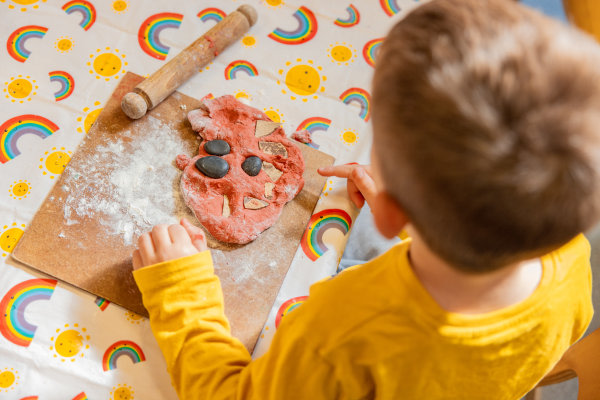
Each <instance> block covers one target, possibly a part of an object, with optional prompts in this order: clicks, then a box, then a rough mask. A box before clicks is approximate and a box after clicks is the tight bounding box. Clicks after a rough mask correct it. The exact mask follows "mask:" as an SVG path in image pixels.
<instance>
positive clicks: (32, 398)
mask: <svg viewBox="0 0 600 400" xmlns="http://www.w3.org/2000/svg"><path fill="white" fill-rule="evenodd" d="M20 400H38V396H27V397H21V399H20Z"/></svg>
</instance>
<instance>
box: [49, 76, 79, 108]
mask: <svg viewBox="0 0 600 400" xmlns="http://www.w3.org/2000/svg"><path fill="white" fill-rule="evenodd" d="M48 75H50V82H58V84H59V85H60V88H59V89H58V90H57V91H56V92H54V98H55V99H56V101H61V100H64V99H66V98H67V97H69V96H70V95H71V94H72V93H73V89H75V80H74V79H73V77H72V76H71V74H69V73H68V72H66V71H52V72H49V73H48Z"/></svg>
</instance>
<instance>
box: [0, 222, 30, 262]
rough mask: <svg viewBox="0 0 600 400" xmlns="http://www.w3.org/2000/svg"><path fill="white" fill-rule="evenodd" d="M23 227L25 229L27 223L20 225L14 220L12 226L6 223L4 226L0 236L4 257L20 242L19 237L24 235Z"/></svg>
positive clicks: (0, 247)
mask: <svg viewBox="0 0 600 400" xmlns="http://www.w3.org/2000/svg"><path fill="white" fill-rule="evenodd" d="M23 229H25V224H21V225H20V226H19V225H18V224H17V223H16V222H13V224H12V225H11V226H8V225H4V228H2V236H0V249H2V257H6V256H7V255H8V253H12V251H13V250H14V249H15V246H16V245H17V243H18V242H19V239H21V236H23Z"/></svg>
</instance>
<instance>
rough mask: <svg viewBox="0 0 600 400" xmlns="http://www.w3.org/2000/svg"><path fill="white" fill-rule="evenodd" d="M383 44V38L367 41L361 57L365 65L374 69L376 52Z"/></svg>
mask: <svg viewBox="0 0 600 400" xmlns="http://www.w3.org/2000/svg"><path fill="white" fill-rule="evenodd" d="M382 42H383V38H379V39H373V40H369V41H368V42H367V43H366V44H365V47H363V57H364V58H365V61H366V62H367V64H369V65H370V66H371V67H373V68H375V57H376V56H377V50H379V46H381V43H382Z"/></svg>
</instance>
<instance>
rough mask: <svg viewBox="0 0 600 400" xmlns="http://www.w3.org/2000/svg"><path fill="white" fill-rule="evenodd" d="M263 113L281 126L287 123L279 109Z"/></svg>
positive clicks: (267, 109) (267, 110)
mask: <svg viewBox="0 0 600 400" xmlns="http://www.w3.org/2000/svg"><path fill="white" fill-rule="evenodd" d="M263 111H264V112H265V114H267V117H269V119H270V120H271V121H273V122H278V123H280V124H283V123H284V122H285V119H283V113H282V112H281V111H279V108H273V107H269V108H265V109H263Z"/></svg>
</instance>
